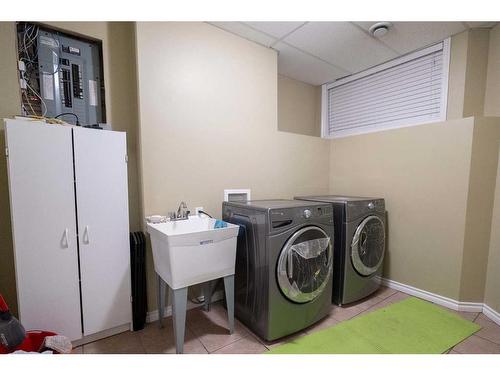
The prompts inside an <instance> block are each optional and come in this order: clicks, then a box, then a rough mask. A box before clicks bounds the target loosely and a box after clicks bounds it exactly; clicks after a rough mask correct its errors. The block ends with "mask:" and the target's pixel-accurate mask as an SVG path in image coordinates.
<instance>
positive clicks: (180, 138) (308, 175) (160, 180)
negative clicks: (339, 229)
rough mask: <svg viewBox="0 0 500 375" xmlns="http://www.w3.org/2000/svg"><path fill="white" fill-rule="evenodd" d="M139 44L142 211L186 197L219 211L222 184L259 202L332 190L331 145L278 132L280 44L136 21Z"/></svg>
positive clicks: (167, 207)
mask: <svg viewBox="0 0 500 375" xmlns="http://www.w3.org/2000/svg"><path fill="white" fill-rule="evenodd" d="M137 51H138V53H137V56H138V80H139V98H140V137H141V150H140V152H141V159H142V162H141V169H142V180H143V181H142V183H143V186H142V187H143V191H144V196H143V204H144V211H145V214H146V215H148V214H153V213H159V214H166V213H167V212H168V211H172V210H174V209H176V208H177V206H178V204H179V202H180V201H182V200H184V201H186V202H187V204H188V206H189V207H190V208H191V209H193V208H194V207H196V206H203V207H204V208H205V210H206V211H208V212H209V213H211V214H213V215H215V216H220V215H221V204H222V200H223V190H224V189H225V188H250V189H252V198H255V199H259V198H260V199H262V198H291V197H293V195H294V194H313V193H326V192H327V191H328V163H329V158H328V154H329V142H328V141H327V140H322V139H320V138H317V137H308V136H302V135H296V134H291V133H286V132H278V130H277V128H278V126H277V125H278V123H277V81H278V77H277V56H276V52H275V51H273V50H271V49H266V48H263V47H261V46H259V45H257V44H255V43H252V42H249V41H247V40H244V39H242V38H239V37H237V36H234V35H232V34H230V33H227V32H225V31H222V30H220V29H218V28H215V27H213V26H210V25H208V24H204V23H166V22H165V23H138V24H137ZM149 259H151V256H149ZM148 271H149V277H150V281H149V285H148V287H149V290H148V292H149V298H148V299H149V305H150V309H154V308H155V297H154V293H155V286H154V276H153V271H152V269H151V266H150V268H149V270H148Z"/></svg>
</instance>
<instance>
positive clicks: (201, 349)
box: [74, 287, 500, 354]
mask: <svg viewBox="0 0 500 375" xmlns="http://www.w3.org/2000/svg"><path fill="white" fill-rule="evenodd" d="M408 297H409V295H407V294H404V293H402V292H397V291H396V290H393V289H390V288H385V287H384V288H381V289H380V290H378V291H377V292H376V293H375V294H374V295H372V296H370V297H368V298H366V299H365V300H362V301H360V302H358V303H354V304H351V305H348V306H344V307H335V306H332V311H331V313H330V314H329V315H328V316H327V317H326V318H325V319H323V320H321V321H320V322H318V323H316V324H315V325H313V326H311V327H309V328H307V329H305V330H303V331H301V332H299V333H297V334H295V335H292V336H290V337H286V338H284V339H282V340H278V341H276V342H272V343H269V342H264V341H262V340H261V339H259V338H258V337H257V336H255V335H254V334H253V333H252V332H250V331H249V330H248V329H247V328H246V327H244V326H243V325H242V324H241V323H240V322H238V321H236V326H235V332H234V333H233V334H232V335H229V334H228V331H227V320H226V311H225V310H224V308H223V307H222V305H221V304H220V303H214V304H213V305H212V308H211V310H210V311H209V312H205V311H203V310H202V309H201V308H197V309H194V310H190V311H188V313H187V319H186V320H187V322H186V338H185V343H184V352H185V353H189V354H208V353H211V354H257V353H263V352H266V351H267V350H269V349H271V348H273V347H275V346H277V345H280V344H282V343H284V342H287V341H290V340H293V339H294V338H296V337H300V336H303V335H306V334H309V333H312V332H315V331H318V330H321V329H324V328H327V327H331V326H334V325H335V324H338V323H339V322H341V321H344V320H348V319H352V318H354V317H355V316H359V315H363V314H366V313H368V312H371V311H374V310H377V309H379V308H381V307H385V306H387V305H390V304H391V303H394V302H397V301H401V300H403V299H405V298H408ZM450 311H452V312H454V313H456V314H459V315H461V316H462V317H463V318H465V319H468V320H471V321H474V322H476V323H477V324H479V325H481V327H482V329H481V330H480V331H479V332H477V333H476V334H474V335H472V336H471V337H469V338H468V339H466V340H464V341H463V342H461V343H460V344H458V345H457V346H455V347H454V348H453V349H451V350H450V354H476V353H484V354H486V353H496V354H500V326H498V325H497V324H495V323H494V322H492V321H491V320H490V319H488V318H487V317H486V316H484V315H483V314H481V313H468V312H456V311H453V310H450ZM173 336H174V335H173V328H172V319H171V318H166V319H164V327H163V328H162V329H159V328H158V322H154V323H150V324H148V325H147V326H146V328H144V329H143V330H141V331H137V332H125V333H122V334H119V335H116V336H112V337H109V338H106V339H103V340H99V341H96V342H93V343H90V344H86V345H83V346H80V347H77V348H75V349H74V353H75V354H88V353H108V354H115V353H136V354H144V353H175V343H174V337H173Z"/></svg>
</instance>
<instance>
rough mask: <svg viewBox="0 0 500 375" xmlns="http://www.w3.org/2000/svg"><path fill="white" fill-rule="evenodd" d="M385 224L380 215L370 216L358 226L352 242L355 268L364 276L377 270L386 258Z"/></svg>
mask: <svg viewBox="0 0 500 375" xmlns="http://www.w3.org/2000/svg"><path fill="white" fill-rule="evenodd" d="M384 253H385V226H384V222H383V221H382V219H381V218H380V217H378V216H374V215H372V216H368V217H367V218H365V219H364V220H363V221H362V222H361V224H359V226H358V227H357V228H356V232H355V233H354V236H353V238H352V243H351V259H352V265H353V266H354V269H355V270H356V271H357V272H358V273H359V274H361V275H362V276H369V275H371V274H373V273H375V272H376V271H377V269H378V268H379V267H380V265H381V264H382V262H383V260H384Z"/></svg>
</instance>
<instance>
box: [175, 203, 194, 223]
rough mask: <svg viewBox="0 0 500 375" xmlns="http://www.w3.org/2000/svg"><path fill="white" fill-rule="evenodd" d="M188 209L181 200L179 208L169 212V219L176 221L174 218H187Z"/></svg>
mask: <svg viewBox="0 0 500 375" xmlns="http://www.w3.org/2000/svg"><path fill="white" fill-rule="evenodd" d="M189 212H190V211H189V210H188V209H187V205H186V203H185V202H181V204H180V205H179V208H178V209H177V212H171V213H170V220H171V221H176V220H187V219H188V217H189Z"/></svg>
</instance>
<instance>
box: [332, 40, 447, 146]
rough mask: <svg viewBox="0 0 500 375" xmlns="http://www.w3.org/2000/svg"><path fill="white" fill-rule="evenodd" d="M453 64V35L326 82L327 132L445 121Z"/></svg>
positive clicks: (347, 132)
mask: <svg viewBox="0 0 500 375" xmlns="http://www.w3.org/2000/svg"><path fill="white" fill-rule="evenodd" d="M448 66H449V40H445V41H443V42H441V43H438V44H436V45H433V46H431V47H428V48H425V49H423V50H419V51H417V52H414V53H411V54H408V55H406V56H403V57H400V58H397V59H394V60H392V61H389V62H387V63H385V64H382V65H379V66H376V67H374V68H371V69H368V70H365V71H363V72H360V73H357V74H354V75H351V76H349V77H346V78H342V79H340V80H337V81H335V82H333V83H329V84H325V85H323V103H322V106H323V114H322V118H323V120H322V122H323V126H322V128H323V129H322V133H323V136H324V137H342V136H348V135H354V134H361V133H369V132H374V131H379V130H383V129H391V128H397V127H403V126H411V125H417V124H424V123H430V122H435V121H443V120H445V119H446V102H447V93H448Z"/></svg>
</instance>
